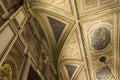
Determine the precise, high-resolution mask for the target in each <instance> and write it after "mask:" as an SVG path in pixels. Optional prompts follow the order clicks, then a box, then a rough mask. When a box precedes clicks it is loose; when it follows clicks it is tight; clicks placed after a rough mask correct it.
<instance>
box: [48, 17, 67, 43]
mask: <svg viewBox="0 0 120 80" xmlns="http://www.w3.org/2000/svg"><path fill="white" fill-rule="evenodd" d="M48 20H49V22H50V25H51V27H52V30H53V32H54V35H55V38H56V41H58V40H59V37H60V35H61V33H62V32H63V30H64V27H65V24H64V23H62V22H60V21H58V20H55V19H53V18H51V17H48Z"/></svg>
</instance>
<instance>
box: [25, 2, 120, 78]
mask: <svg viewBox="0 0 120 80" xmlns="http://www.w3.org/2000/svg"><path fill="white" fill-rule="evenodd" d="M119 4H120V1H119V0H27V8H28V10H29V12H30V14H31V15H32V16H34V17H35V19H33V20H34V22H35V23H36V26H38V27H37V30H38V31H39V34H40V36H41V39H42V40H46V41H47V45H46V46H47V47H48V48H49V51H50V54H51V56H52V58H53V60H54V61H55V65H57V69H58V73H59V77H60V78H59V79H61V80H81V79H82V80H114V77H113V75H114V76H115V78H116V79H118V66H119V65H118V62H119V45H118V43H119V38H118V35H119V32H118V29H119V27H118V25H119V24H118V21H119V19H118V18H117V17H119V16H120V14H119V12H120V5H119ZM103 60H104V61H105V62H106V64H107V65H108V67H107V68H106V65H105V64H103V63H102V61H103ZM110 70H111V72H112V73H113V75H112V74H111V72H110Z"/></svg>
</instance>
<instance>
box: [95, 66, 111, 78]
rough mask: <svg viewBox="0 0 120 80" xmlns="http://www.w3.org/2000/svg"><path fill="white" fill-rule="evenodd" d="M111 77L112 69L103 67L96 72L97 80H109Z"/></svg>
mask: <svg viewBox="0 0 120 80" xmlns="http://www.w3.org/2000/svg"><path fill="white" fill-rule="evenodd" d="M110 76H111V69H110V68H109V67H103V68H100V69H98V70H97V71H96V80H107V79H108V78H109V77H110Z"/></svg>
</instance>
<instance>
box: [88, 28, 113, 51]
mask: <svg viewBox="0 0 120 80" xmlns="http://www.w3.org/2000/svg"><path fill="white" fill-rule="evenodd" d="M90 39H91V46H92V47H93V48H94V49H96V50H102V49H104V48H106V47H107V46H108V44H109V43H110V41H111V40H110V31H109V30H108V29H107V28H104V27H101V28H98V29H96V30H95V31H94V32H93V33H92V35H91V37H90Z"/></svg>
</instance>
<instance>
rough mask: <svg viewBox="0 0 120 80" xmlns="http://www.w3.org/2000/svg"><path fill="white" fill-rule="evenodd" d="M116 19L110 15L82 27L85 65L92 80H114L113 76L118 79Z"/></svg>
mask: <svg viewBox="0 0 120 80" xmlns="http://www.w3.org/2000/svg"><path fill="white" fill-rule="evenodd" d="M116 17H117V15H115V14H111V15H110V16H108V17H105V18H102V19H99V20H95V21H91V22H88V23H85V24H84V25H83V26H82V28H83V34H84V36H83V37H84V44H85V45H86V46H85V51H86V56H87V63H88V68H89V71H90V76H91V78H92V80H95V79H98V80H104V79H105V80H112V79H113V80H114V77H113V75H114V76H115V78H117V77H118V76H117V75H118V70H117V69H118V64H117V62H118V61H119V57H118V56H119V53H118V48H117V46H118V44H117V42H118V40H117V39H118V38H117V35H118V33H117V26H116V22H117V21H116V20H117V18H116ZM103 62H105V63H106V64H107V66H108V67H106V65H105V64H104V63H103ZM111 72H112V73H111ZM104 73H105V74H104ZM112 74H113V75H112Z"/></svg>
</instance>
